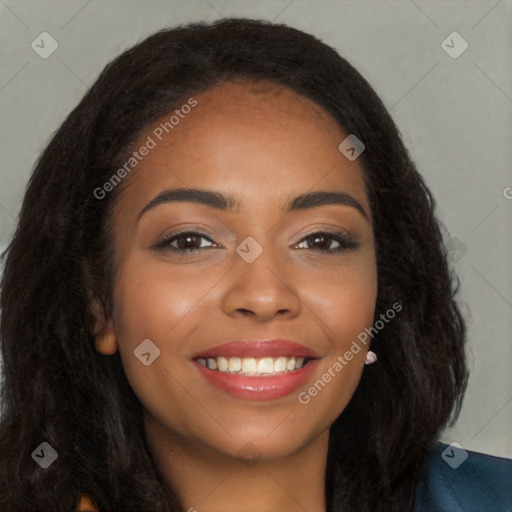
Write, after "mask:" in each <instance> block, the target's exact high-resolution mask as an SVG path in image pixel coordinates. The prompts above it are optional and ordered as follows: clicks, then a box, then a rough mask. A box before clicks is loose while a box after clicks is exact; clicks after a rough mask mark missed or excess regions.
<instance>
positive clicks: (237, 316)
mask: <svg viewBox="0 0 512 512" xmlns="http://www.w3.org/2000/svg"><path fill="white" fill-rule="evenodd" d="M195 100H196V101H197V105H195V106H194V107H193V108H190V109H188V108H184V109H179V108H178V110H179V113H176V115H178V117H179V121H178V122H177V123H176V119H178V117H176V118H175V119H174V120H173V124H172V128H170V127H169V126H171V125H170V124H169V125H167V131H168V133H166V130H165V129H162V127H161V125H160V123H161V122H164V121H168V119H169V117H170V115H171V114H173V113H170V114H169V116H166V117H165V118H164V119H162V120H160V121H158V122H157V123H155V124H154V125H153V126H152V127H150V128H149V129H148V130H147V131H146V133H145V134H144V135H142V137H141V138H140V141H139V143H138V144H136V146H135V150H138V148H140V147H141V146H143V145H146V146H147V147H149V146H153V143H154V147H151V148H150V149H149V150H148V151H142V152H143V153H147V154H146V156H143V157H141V159H140V161H139V162H138V163H137V165H136V168H135V169H133V171H131V173H130V174H129V175H128V176H127V177H126V178H125V182H124V183H123V184H122V186H123V191H122V193H121V195H120V197H119V201H118V203H117V206H116V209H115V212H114V216H113V233H114V245H115V267H116V279H115V290H114V313H113V317H112V319H111V322H110V324H109V326H108V328H107V335H106V337H105V338H104V341H103V342H102V343H98V350H99V351H100V352H102V353H104V354H111V353H113V352H115V351H116V350H119V352H120V356H121V359H122V363H123V367H124V370H125V372H126V375H127V378H128V380H129V382H130V384H131V386H132V387H133V390H134V391H135V393H136V395H137V396H138V398H139V399H140V401H141V403H142V405H143V407H144V410H145V422H146V429H149V430H151V432H153V433H157V432H158V436H159V438H160V439H168V440H169V442H170V443H173V442H176V441H179V442H180V446H188V447H190V449H196V448H201V449H212V450H214V451H215V452H217V453H221V454H224V455H232V456H240V457H241V456H243V455H245V456H246V455H251V454H252V455H254V456H256V457H263V458H269V459H270V458H275V457H282V456H285V455H287V454H291V453H294V452H295V451H297V450H298V449H300V448H301V447H304V446H306V445H307V444H308V443H310V442H312V441H313V440H314V439H315V438H317V437H318V436H320V435H322V434H325V432H326V431H327V430H328V428H329V426H330V425H331V424H332V423H333V422H334V420H335V419H336V418H337V416H338V415H339V414H340V413H341V412H342V411H343V409H344V408H345V407H346V405H347V403H348V402H349V400H350V399H351V397H352V395H353V394H354V391H355V389H356V387H357V385H358V382H359V379H360V377H361V373H362V371H363V365H364V360H365V356H366V352H367V350H368V348H367V347H365V346H364V345H362V346H361V347H362V349H360V350H359V351H357V352H356V350H353V349H352V352H351V353H352V357H351V358H350V360H348V358H347V357H344V354H346V353H347V351H350V350H351V347H354V344H353V342H354V340H356V341H357V336H358V334H360V333H361V332H362V331H364V329H365V328H368V327H370V326H371V325H372V321H373V317H374V307H375V300H376V294H377V272H376V263H375V254H374V241H373V231H372V225H371V220H370V208H369V204H368V198H367V194H366V191H365V186H364V181H363V171H362V168H361V166H360V165H359V163H358V160H357V159H356V160H354V161H350V160H348V159H347V158H346V157H345V156H344V155H343V154H342V153H341V152H340V150H339V149H338V146H339V144H340V143H341V142H342V141H343V140H344V139H345V138H346V137H347V135H348V134H346V133H344V132H343V131H342V130H341V129H340V128H339V126H338V125H337V124H336V122H335V121H334V120H333V119H332V118H331V117H330V116H329V115H327V114H326V113H325V112H324V111H323V110H322V109H321V108H320V107H319V106H317V105H316V104H314V103H312V102H311V101H309V100H307V99H305V98H304V97H302V96H300V95H298V94H297V93H295V92H293V91H291V90H289V89H287V88H285V87H281V86H278V85H275V84H271V83H266V82H261V83H259V84H252V83H245V84H244V83H241V82H229V83H225V84H223V85H221V86H219V87H216V88H214V89H211V90H209V91H207V92H204V93H202V94H200V95H197V96H195ZM186 101H187V100H185V101H184V104H185V103H186ZM190 104H192V103H190ZM189 110H190V111H189ZM185 112H188V113H185ZM157 134H158V136H157ZM148 137H150V138H151V139H152V141H153V143H151V142H149V139H148ZM160 139H161V140H160ZM142 152H139V156H141V153H142ZM178 189H199V190H200V191H201V193H200V192H195V193H194V192H191V193H189V194H187V195H182V196H181V197H180V196H177V195H175V194H174V193H173V192H175V191H176V190H178ZM205 192H208V195H204V193H205ZM320 192H321V193H322V194H320V195H316V196H310V194H318V193H320ZM326 193H330V195H326ZM221 196H224V197H225V198H226V201H224V200H223V199H221ZM297 198H298V199H297ZM335 198H337V199H336V200H335ZM340 198H341V199H340ZM155 199H156V200H155ZM225 203H226V204H225ZM190 231H192V232H193V233H195V234H190V233H189V234H188V235H187V234H183V233H184V232H185V233H186V232H190ZM177 233H182V234H181V235H180V236H177ZM315 233H317V234H316V235H315ZM328 233H335V234H334V235H333V236H331V235H329V234H328ZM336 233H340V234H341V235H340V236H341V238H340V239H338V238H337V236H338V235H337V234H336ZM177 249H181V250H182V251H183V252H181V253H180V252H177ZM144 340H150V341H144ZM272 340H284V341H281V342H273V341H272ZM141 343H142V345H141ZM360 345H361V344H360ZM340 357H341V358H342V359H343V361H345V364H342V363H341V362H340ZM303 358H305V359H303ZM303 360H304V362H303ZM304 363H305V364H304ZM336 363H338V364H336ZM205 365H206V366H205ZM302 365H303V366H302ZM340 366H341V369H340ZM326 375H327V377H326ZM319 380H320V381H321V382H319ZM315 383H316V386H315ZM315 390H316V392H315ZM247 443H250V444H249V445H248V444H247ZM249 452H250V453H249Z"/></svg>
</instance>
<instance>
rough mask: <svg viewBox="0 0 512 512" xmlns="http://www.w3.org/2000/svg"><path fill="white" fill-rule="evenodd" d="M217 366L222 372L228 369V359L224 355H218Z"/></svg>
mask: <svg viewBox="0 0 512 512" xmlns="http://www.w3.org/2000/svg"><path fill="white" fill-rule="evenodd" d="M217 368H218V369H219V371H221V372H225V371H226V370H227V369H228V360H227V359H226V358H224V357H217Z"/></svg>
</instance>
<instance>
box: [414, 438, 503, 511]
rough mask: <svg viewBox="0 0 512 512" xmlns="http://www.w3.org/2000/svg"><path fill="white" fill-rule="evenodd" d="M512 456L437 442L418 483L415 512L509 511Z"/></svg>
mask: <svg viewBox="0 0 512 512" xmlns="http://www.w3.org/2000/svg"><path fill="white" fill-rule="evenodd" d="M511 510H512V459H508V458H502V457H495V456H492V455H486V454H483V453H477V452H473V451H469V450H464V449H463V448H462V447H458V446H453V445H447V444H445V443H436V444H435V445H434V447H433V448H432V449H431V451H430V452H429V455H428V457H427V460H426V463H425V465H424V467H423V469H422V472H421V475H420V478H419V480H418V482H417V485H416V490H415V496H414V505H413V508H412V512H509V511H511Z"/></svg>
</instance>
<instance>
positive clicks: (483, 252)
mask: <svg viewBox="0 0 512 512" xmlns="http://www.w3.org/2000/svg"><path fill="white" fill-rule="evenodd" d="M0 16H1V17H0V23H1V29H2V30H1V36H0V37H1V41H0V48H1V52H2V53H1V70H2V71H1V77H0V105H1V111H2V116H3V123H2V126H1V148H0V150H1V162H2V166H1V175H0V190H1V191H0V250H1V251H3V250H4V249H5V248H6V246H7V244H8V242H9V239H10V238H11V237H12V234H13V232H14V228H15V223H16V217H17V215H18V212H19V209H20V205H21V200H22V197H23V193H24V189H25V186H26V183H27V180H28V178H29V175H30V173H31V170H32V168H33V165H34V162H35V160H36V159H37V157H38V155H39V154H40V152H41V150H42V149H43V148H44V147H45V145H46V144H47V143H48V142H49V140H50V138H51V136H52V134H53V133H54V131H55V130H56V129H57V128H58V126H59V125H60V123H61V122H62V121H63V120H64V117H65V116H66V115H67V113H68V112H69V111H70V110H71V109H72V108H73V107H74V106H75V105H76V104H77V103H78V102H79V100H80V99H81V97H82V96H83V94H84V93H85V92H86V90H87V88H88V87H89V86H90V85H92V83H93V82H94V81H95V80H96V78H97V76H98V74H99V73H100V71H101V70H102V69H103V67H104V66H105V65H106V64H107V63H108V62H109V61H110V60H111V59H112V58H114V57H115V56H117V55H118V54H119V53H121V52H122V51H123V50H125V49H127V48H128V47H130V46H132V45H134V44H136V43H137V42H140V41H141V40H142V39H143V38H145V37H146V36H148V35H150V34H151V33H153V32H155V31H156V30H158V29H160V28H164V27H171V26H175V25H177V24H180V23H187V22H192V21H213V20H215V19H218V18H221V17H228V16H245V17H253V18H261V19H267V20H274V21H276V22H280V23H287V24H289V25H292V26H295V27H297V28H299V29H302V30H305V31H307V32H310V33H313V34H315V35H316V36H318V37H320V38H321V39H323V40H324V41H325V42H326V43H328V44H330V45H331V46H333V47H335V48H336V49H337V50H338V51H339V52H340V53H341V54H342V55H343V56H344V57H346V58H347V59H348V60H349V61H350V62H351V63H352V64H353V65H354V66H355V67H356V68H357V69H358V70H359V71H360V72H361V73H362V74H363V75H364V76H365V77H366V79H367V80H368V81H369V82H370V83H371V84H372V86H373V87H374V88H375V90H376V91H377V93H378V94H379V95H380V96H381V98H382V99H383V101H384V103H385V104H386V106H387V107H388V109H389V110H390V112H391V114H392V116H393V118H394V119H395V121H396V123H397V125H398V127H399V129H400V131H401V132H402V134H403V139H404V142H405V144H406V145H407V147H408V148H409V151H410V152H411V155H412V157H413V159H414V160H415V162H416V164H417V166H418V169H419V171H420V172H421V173H422V174H423V176H424V177H425V179H426V182H427V184H428V186H429V187H430V188H431V190H432V191H433V193H434V196H435V197H436V199H437V202H438V216H439V218H440V220H441V222H442V223H443V224H444V226H445V235H446V242H447V243H448V244H449V246H450V247H451V248H452V249H453V253H452V259H453V267H454V269H455V270H456V272H457V273H458V275H459V277H460V280H461V292H460V294H459V297H458V299H459V300H460V302H461V305H462V307H463V311H464V312H465V316H466V318H467V321H468V331H469V345H468V355H469V358H470V367H471V378H470V384H469V388H468V391H467V394H466V398H465V402H464V407H463V410H462V413H461V416H460V418H459V421H458V423H457V425H456V426H455V427H454V428H453V429H451V430H449V431H446V432H445V433H444V435H443V436H442V440H443V441H445V442H448V443H450V442H453V441H455V442H458V443H459V444H460V445H462V446H463V447H464V448H466V449H471V450H476V451H481V452H486V453H491V454H496V455H501V456H508V457H512V421H511V420H512V372H511V364H510V363H511V356H512V348H511V331H512V325H511V323H512V322H511V318H512V314H511V313H512V265H511V261H512V260H511V257H510V256H511V253H512V237H511V236H510V234H511V224H512V216H511V214H510V213H511V209H512V200H511V199H508V198H507V196H508V197H509V198H511V197H512V188H509V187H512V174H511V172H510V171H511V162H512V158H511V157H512V155H511V153H512V145H511V144H510V143H511V141H512V116H511V113H512V67H511V66H510V62H511V55H512V36H511V27H512V2H511V1H495V0H491V1H481V2H469V1H449V2H446V1H444V2H432V1H427V2H420V1H412V0H410V1H399V2H384V1H380V2H375V1H359V2H355V1H353V2H348V1H331V2H325V1H303V0H284V1H257V0H254V1H242V0H208V1H207V0H185V1H183V0H181V1H178V0H175V1H169V0H168V1H157V0H145V1H110V0H89V1H87V0H80V1H74V0H71V1H70V0H66V1H50V2H47V1H41V0H31V1H18V0H0ZM454 31H456V32H458V33H459V34H460V35H461V36H462V37H463V38H464V40H465V41H467V43H468V45H469V46H468V48H467V50H466V51H465V52H464V53H462V54H461V55H460V56H458V57H457V58H452V57H451V56H450V55H448V53H446V51H445V50H444V49H443V47H442V45H441V44H442V42H443V41H444V40H445V39H446V38H447V36H449V35H450V34H451V33H452V32H454ZM42 32H48V33H49V34H51V36H52V37H53V38H54V39H55V40H56V41H57V43H58V48H57V50H56V51H55V52H54V53H53V54H52V55H50V56H49V57H48V58H46V59H43V58H41V57H40V56H39V55H38V54H37V53H36V52H35V51H34V50H33V49H32V47H31V43H32V41H34V40H36V42H37V41H38V40H39V41H40V39H38V36H39V35H40V34H41V33H42ZM445 44H447V45H450V46H453V47H454V49H453V50H452V51H455V50H458V49H459V48H461V46H460V44H459V42H457V41H452V40H451V39H450V38H449V39H448V41H447V43H445ZM46 48H48V46H47V45H46Z"/></svg>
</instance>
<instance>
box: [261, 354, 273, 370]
mask: <svg viewBox="0 0 512 512" xmlns="http://www.w3.org/2000/svg"><path fill="white" fill-rule="evenodd" d="M273 371H274V361H272V358H271V357H264V358H263V359H260V360H259V362H258V373H272V372H273Z"/></svg>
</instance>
